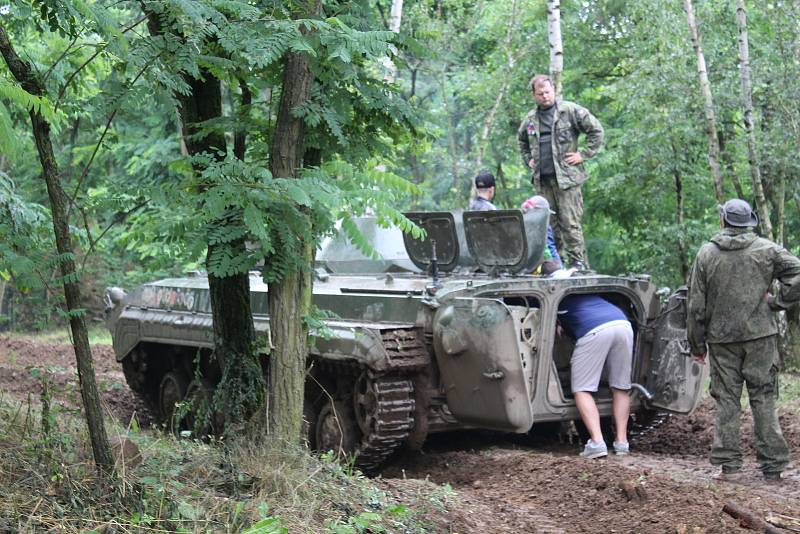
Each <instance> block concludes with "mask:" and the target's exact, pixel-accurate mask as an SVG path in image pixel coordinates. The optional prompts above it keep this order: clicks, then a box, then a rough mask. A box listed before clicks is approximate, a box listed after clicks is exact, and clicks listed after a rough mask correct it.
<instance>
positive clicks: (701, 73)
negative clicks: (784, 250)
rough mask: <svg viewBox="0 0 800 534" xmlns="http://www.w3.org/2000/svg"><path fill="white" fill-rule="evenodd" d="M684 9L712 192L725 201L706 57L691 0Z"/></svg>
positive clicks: (685, 3) (685, 2) (718, 198)
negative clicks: (694, 62) (705, 139)
mask: <svg viewBox="0 0 800 534" xmlns="http://www.w3.org/2000/svg"><path fill="white" fill-rule="evenodd" d="M683 5H684V8H685V9H686V21H687V22H688V24H689V33H690V34H691V37H692V45H693V46H694V53H695V55H696V56H697V77H698V78H699V80H700V92H701V93H702V95H703V110H704V111H705V116H706V135H707V136H708V165H709V167H711V179H712V180H713V181H714V194H715V195H716V197H717V203H718V204H722V203H723V202H725V193H724V192H723V190H722V173H721V172H720V169H719V141H718V139H717V119H716V117H715V115H714V99H713V98H712V96H711V83H709V81H708V71H707V69H706V57H705V54H703V47H702V46H701V44H700V34H699V32H698V31H697V24H696V23H695V20H694V8H693V7H692V0H684V1H683Z"/></svg>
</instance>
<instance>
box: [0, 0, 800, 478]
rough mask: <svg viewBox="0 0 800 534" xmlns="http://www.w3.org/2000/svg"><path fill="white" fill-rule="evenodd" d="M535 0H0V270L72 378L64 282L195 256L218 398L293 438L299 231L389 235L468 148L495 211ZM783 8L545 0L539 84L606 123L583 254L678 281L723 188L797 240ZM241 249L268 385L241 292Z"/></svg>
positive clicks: (791, 39)
mask: <svg viewBox="0 0 800 534" xmlns="http://www.w3.org/2000/svg"><path fill="white" fill-rule="evenodd" d="M558 5H559V2H556V1H552V0H551V1H549V2H545V1H542V0H539V1H534V0H503V1H491V2H489V1H469V2H465V1H458V0H455V1H443V0H424V1H413V0H412V1H406V2H399V1H398V0H395V1H394V2H389V1H388V0H382V1H379V0H360V1H359V0H355V1H349V2H348V1H333V0H311V1H296V2H274V1H269V0H267V1H260V2H245V1H238V0H227V1H216V0H208V1H206V0H202V1H189V0H164V1H143V2H95V1H84V0H68V1H49V0H33V1H25V0H19V1H17V0H12V1H10V2H8V1H7V2H5V3H2V4H0V53H2V56H3V58H4V61H3V62H0V97H2V99H0V150H1V151H2V152H1V153H0V184H1V185H2V187H0V209H1V210H2V212H3V216H2V219H0V275H2V282H0V283H1V284H2V285H3V286H5V285H6V284H9V285H11V286H13V287H14V288H15V289H16V291H17V293H16V294H17V295H18V296H19V295H21V296H22V299H23V300H25V301H26V302H27V303H28V305H31V303H34V305H33V306H31V310H32V312H33V313H34V314H36V315H37V319H39V320H42V321H47V320H50V321H57V320H61V319H60V318H59V317H60V315H59V314H58V313H56V310H66V317H67V318H69V321H70V323H71V325H72V331H73V335H74V340H75V346H76V354H77V355H78V361H79V368H80V369H81V376H88V375H89V374H90V373H91V372H92V370H91V365H90V358H89V359H88V360H87V357H88V341H87V340H86V339H85V336H82V335H81V334H80V332H81V330H82V329H83V330H85V328H84V327H85V315H84V314H83V313H82V311H81V310H82V308H83V306H84V305H85V302H86V300H87V297H86V294H87V288H92V287H94V288H95V289H96V288H98V287H103V286H105V285H112V284H113V285H121V286H127V287H130V286H132V285H133V284H135V283H137V282H139V281H142V280H145V279H152V278H155V277H158V276H162V275H167V274H180V273H183V272H186V271H187V270H191V269H198V268H199V269H205V270H207V271H208V272H209V274H210V286H211V295H212V296H211V298H212V308H213V310H214V324H215V338H216V349H217V351H218V352H219V353H220V354H226V355H227V361H228V362H233V363H235V365H229V366H228V367H229V369H230V370H231V372H230V373H226V378H225V383H224V384H223V385H222V387H221V388H220V389H221V390H222V391H227V392H228V397H227V399H228V400H227V401H226V402H229V403H230V404H229V405H228V406H227V409H226V413H235V414H238V415H237V416H236V417H235V418H239V419H241V418H245V417H247V416H248V414H249V413H252V412H253V410H254V408H255V407H256V406H258V405H260V404H261V403H262V402H264V398H263V395H270V397H271V399H270V403H271V406H273V407H274V408H275V409H274V413H275V414H281V413H286V414H287V415H288V416H287V417H286V418H280V417H277V416H276V418H275V420H272V421H270V422H269V424H270V425H271V426H272V427H274V429H275V430H276V432H277V433H278V434H280V435H284V436H296V435H297V434H298V432H299V421H300V417H299V412H298V411H297V410H298V406H299V405H300V403H301V399H300V398H299V397H298V396H299V395H301V391H302V387H301V384H302V377H303V361H304V357H305V354H306V353H307V348H306V343H307V332H308V328H309V325H312V326H313V324H314V321H315V317H317V315H315V313H314V309H313V307H312V306H311V301H310V285H311V275H310V270H309V268H308V266H309V265H310V263H311V262H312V258H313V250H314V248H315V245H316V244H317V243H318V242H319V240H320V239H321V238H322V237H323V236H325V235H327V234H329V233H330V232H332V231H333V229H334V227H335V225H336V224H337V221H341V225H342V228H343V229H344V230H345V231H347V232H349V233H350V235H351V237H352V238H353V239H354V240H355V241H356V242H359V241H360V240H361V238H360V237H359V236H358V235H357V231H356V230H355V227H354V225H353V224H352V223H351V222H350V217H352V216H358V215H361V214H365V213H373V214H375V215H377V216H378V217H379V218H381V219H382V220H383V221H385V222H386V223H387V224H389V223H393V224H397V225H400V226H401V227H402V228H404V229H406V230H413V228H412V227H411V225H410V223H408V221H407V220H405V218H404V217H403V216H402V211H403V210H407V209H430V210H434V209H451V208H463V207H465V206H466V204H467V202H468V198H469V195H470V187H471V183H472V177H473V176H474V175H475V173H476V172H477V170H479V169H481V168H488V169H490V170H492V172H494V173H495V175H496V176H497V178H498V182H499V193H498V196H497V197H496V203H497V204H498V205H499V206H500V207H503V208H513V207H517V206H519V205H520V203H521V202H522V200H523V199H525V198H526V197H528V196H530V195H531V194H532V186H531V184H530V177H529V172H528V170H527V169H526V168H525V167H524V166H523V164H522V162H521V161H520V157H519V155H518V152H517V144H516V139H515V134H516V129H517V126H518V124H519V122H520V120H521V119H522V117H524V115H525V113H526V111H527V110H528V109H529V108H531V107H533V105H534V103H533V100H532V97H531V94H530V90H529V88H528V81H529V79H530V77H531V76H532V74H534V73H541V72H545V73H546V72H549V71H551V70H552V69H553V65H554V63H553V62H552V59H551V54H550V51H551V41H550V39H552V37H551V36H549V35H548V10H550V11H551V15H552V8H554V7H557V6H558ZM550 24H551V29H552V17H551V18H550ZM799 28H800V4H798V3H797V2H794V1H789V2H783V1H775V2H767V3H764V2H749V3H745V2H744V1H743V0H738V1H734V0H730V1H726V2H718V1H713V2H712V1H705V0H697V1H694V2H692V0H685V1H684V2H682V3H681V2H671V3H664V2H656V1H653V0H643V1H638V2H625V1H622V0H597V1H592V0H587V1H566V0H565V1H563V2H560V33H561V39H562V42H563V78H562V82H563V97H564V98H565V99H568V100H574V101H576V102H579V103H580V104H582V105H583V106H585V107H587V108H588V109H589V110H591V111H592V112H593V113H594V114H595V115H596V116H597V117H598V118H599V120H600V121H601V123H602V124H603V125H604V127H605V130H606V143H605V147H604V148H603V150H602V151H601V153H600V154H599V155H598V156H597V157H595V158H593V159H592V160H591V161H590V162H589V173H590V176H591V178H590V180H589V182H587V184H586V185H585V186H584V197H585V199H586V215H585V220H584V230H585V233H586V235H587V240H588V249H589V256H590V258H591V261H592V266H593V267H594V268H595V269H596V270H597V271H599V272H601V273H609V274H617V273H624V272H646V273H650V274H651V275H652V276H653V278H654V279H655V280H656V281H657V282H658V283H659V284H661V285H669V286H672V287H675V286H677V285H680V284H682V283H684V282H685V277H686V273H687V269H688V265H689V264H690V263H691V259H692V258H693V254H694V252H695V251H696V249H697V247H698V246H699V245H700V244H701V243H702V242H703V240H704V239H706V238H707V237H708V236H709V235H710V234H711V233H713V232H714V230H715V228H716V227H717V226H718V218H717V204H718V203H719V202H721V201H722V200H724V199H725V198H728V197H733V196H741V197H743V198H746V199H748V200H749V201H751V203H753V205H754V206H756V207H757V208H758V211H759V213H760V215H761V218H762V225H761V226H762V227H761V231H762V233H764V234H765V235H771V236H773V237H774V238H775V239H777V240H780V241H782V242H784V243H785V245H786V246H787V247H788V248H790V249H793V250H796V249H797V243H796V242H795V240H794V239H793V236H794V235H796V234H797V232H798V225H799V224H800V190H798V180H797V177H798V173H800V166H798V164H797V158H796V157H795V151H796V149H797V146H798V141H800V122H799V121H798V117H800V113H798V106H799V105H800V104H798V102H800V98H798V97H800V84H798V83H797V79H798V77H799V76H800V60H799V59H798V58H800V40H798V39H799V38H798V35H799V34H800V32H799V31H798V29H799ZM559 59H560V57H559ZM246 243H247V244H248V246H245V244H246ZM262 259H264V260H265V261H264V265H265V267H263V269H262V273H263V276H264V278H265V280H267V281H268V282H270V283H271V286H270V294H271V299H270V305H271V315H272V316H273V318H275V319H276V321H275V324H276V325H279V326H276V327H275V328H274V330H273V337H274V339H273V342H274V344H275V350H274V351H273V353H272V356H271V365H272V366H273V371H274V372H273V373H272V380H273V383H272V384H271V387H269V388H264V387H263V386H264V384H263V383H262V382H263V377H262V376H261V374H260V373H259V371H258V365H257V364H256V363H255V362H256V359H257V357H258V356H257V353H258V347H257V346H256V345H257V343H256V340H255V338H254V333H253V328H252V321H251V320H250V319H249V317H250V311H249V301H248V299H247V287H246V276H247V272H248V271H249V270H251V269H252V268H254V267H256V265H257V264H258V263H259V262H260V261H261V260H262ZM90 292H91V291H90ZM62 302H63V304H64V305H63V306H61V303H62ZM59 313H63V311H62V312H59ZM81 354H83V356H81ZM82 361H83V362H86V363H84V366H83V367H81V364H80V362H82ZM278 368H280V369H281V371H280V372H279V371H278ZM84 382H86V383H89V382H90V381H89V380H85V381H82V386H85V384H84ZM90 389H91V388H89V389H88V390H86V389H85V390H83V391H82V393H83V395H84V402H85V403H86V404H87V406H91V405H92V396H93V395H96V392H95V393H93V392H92V391H90ZM220 402H222V401H220ZM90 411H91V410H90ZM90 426H91V423H90ZM100 426H102V425H100ZM95 430H97V431H100V434H102V428H97V429H95ZM95 445H96V447H97V448H96V449H95V456H96V458H98V455H99V458H98V459H99V463H101V464H103V463H107V462H108V459H106V460H102V457H103V454H102V451H101V450H100V449H102V446H101V444H100V442H98V443H96V444H95Z"/></svg>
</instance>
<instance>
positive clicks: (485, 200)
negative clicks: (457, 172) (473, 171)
mask: <svg viewBox="0 0 800 534" xmlns="http://www.w3.org/2000/svg"><path fill="white" fill-rule="evenodd" d="M494 187H495V184H494V175H493V174H492V173H490V172H489V171H481V172H479V173H478V174H477V176H475V191H476V197H475V198H474V199H473V200H472V202H470V203H469V208H468V209H469V211H494V210H496V209H497V207H495V205H494V204H492V199H493V198H494Z"/></svg>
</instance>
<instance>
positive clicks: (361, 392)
mask: <svg viewBox="0 0 800 534" xmlns="http://www.w3.org/2000/svg"><path fill="white" fill-rule="evenodd" d="M353 411H354V412H355V416H356V422H357V423H358V427H359V428H360V429H361V433H362V434H365V435H368V434H370V433H371V432H373V431H374V430H375V420H376V418H377V416H378V394H377V393H376V391H375V382H374V381H373V380H371V379H370V377H369V376H368V375H367V372H366V371H364V372H363V373H361V376H359V377H358V380H356V387H355V391H354V393H353Z"/></svg>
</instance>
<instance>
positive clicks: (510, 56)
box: [475, 0, 519, 169]
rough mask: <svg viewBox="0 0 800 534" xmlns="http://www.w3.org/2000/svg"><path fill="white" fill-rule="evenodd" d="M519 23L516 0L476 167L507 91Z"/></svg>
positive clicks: (479, 145) (479, 164)
mask: <svg viewBox="0 0 800 534" xmlns="http://www.w3.org/2000/svg"><path fill="white" fill-rule="evenodd" d="M518 25H519V17H517V0H513V1H512V2H511V14H510V15H509V16H508V26H506V36H505V39H503V50H504V51H505V54H506V64H505V67H504V69H503V80H502V82H501V84H500V90H499V91H498V92H497V96H496V97H495V99H494V104H493V105H492V108H491V109H490V110H489V113H488V114H487V115H486V118H485V119H484V121H483V128H482V129H481V140H480V142H479V144H478V161H477V165H476V166H475V167H476V168H477V169H481V168H483V156H484V155H485V154H486V145H487V144H488V143H489V134H491V132H492V127H494V121H495V119H496V117H497V112H498V111H499V110H500V105H501V104H502V103H503V99H504V98H505V96H506V93H507V92H508V86H509V84H510V83H511V79H512V76H511V73H512V72H513V70H514V65H515V63H516V58H515V57H514V55H513V54H512V53H511V39H512V37H513V36H514V31H515V29H516V28H517V27H518Z"/></svg>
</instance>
